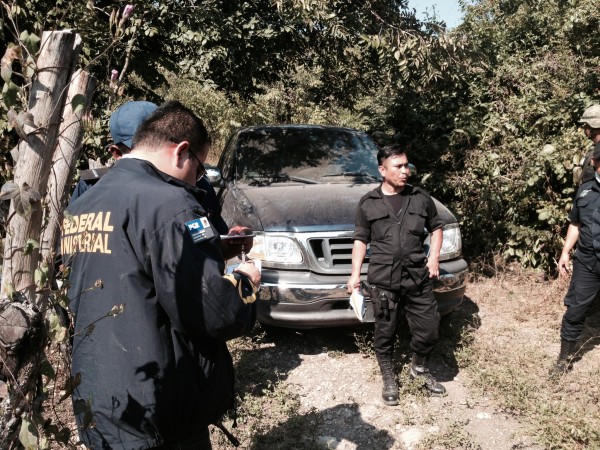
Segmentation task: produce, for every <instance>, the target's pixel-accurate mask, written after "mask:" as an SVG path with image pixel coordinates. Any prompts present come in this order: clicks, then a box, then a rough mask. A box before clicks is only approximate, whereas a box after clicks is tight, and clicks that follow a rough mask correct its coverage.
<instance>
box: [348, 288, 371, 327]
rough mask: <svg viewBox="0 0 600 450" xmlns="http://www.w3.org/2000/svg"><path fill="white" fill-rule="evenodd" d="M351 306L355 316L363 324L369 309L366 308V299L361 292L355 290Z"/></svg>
mask: <svg viewBox="0 0 600 450" xmlns="http://www.w3.org/2000/svg"><path fill="white" fill-rule="evenodd" d="M350 306H352V309H353V310H354V314H356V317H357V319H358V320H360V321H361V322H362V321H363V320H364V319H365V313H366V311H367V308H366V306H365V298H364V297H363V295H362V294H361V293H360V290H358V289H354V290H353V291H352V294H351V295H350Z"/></svg>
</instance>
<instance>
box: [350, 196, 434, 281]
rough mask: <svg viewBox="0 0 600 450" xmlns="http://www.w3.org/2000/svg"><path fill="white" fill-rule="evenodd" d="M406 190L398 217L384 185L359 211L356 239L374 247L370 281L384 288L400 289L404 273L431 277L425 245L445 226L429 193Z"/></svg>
mask: <svg viewBox="0 0 600 450" xmlns="http://www.w3.org/2000/svg"><path fill="white" fill-rule="evenodd" d="M404 190H405V194H406V200H405V203H404V207H403V209H402V210H401V211H400V214H398V215H396V212H395V211H394V207H393V205H392V203H391V202H390V200H389V199H386V196H385V195H384V194H383V192H382V191H381V186H379V187H378V188H377V189H374V190H372V191H370V192H368V193H367V194H366V195H364V196H363V197H362V198H361V199H360V201H359V204H358V209H357V211H356V223H355V231H354V236H353V239H357V240H359V241H362V242H364V243H370V244H371V258H370V260H369V273H368V281H369V283H371V284H374V285H376V286H378V287H381V288H384V289H391V290H395V289H399V288H400V283H401V281H402V280H401V279H402V276H403V275H402V274H403V273H406V274H408V276H410V277H411V278H412V279H413V280H414V281H417V280H418V279H423V278H424V277H425V276H427V271H426V269H425V270H423V269H424V268H425V265H426V263H427V255H426V254H425V249H424V248H423V242H424V241H425V238H426V237H427V232H428V231H429V232H432V231H435V230H437V229H439V228H441V227H442V226H443V223H442V221H441V219H440V217H439V215H438V213H437V209H436V207H435V204H434V202H433V199H432V198H431V196H430V195H429V193H427V192H426V191H424V190H423V189H420V188H417V187H413V186H411V185H407V186H406V187H405V188H404Z"/></svg>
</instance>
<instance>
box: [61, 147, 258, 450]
mask: <svg viewBox="0 0 600 450" xmlns="http://www.w3.org/2000/svg"><path fill="white" fill-rule="evenodd" d="M201 195H202V191H199V190H198V189H196V188H195V187H193V186H190V185H188V184H186V183H183V182H181V181H179V180H177V179H174V178H172V177H170V176H168V175H167V174H165V173H163V172H161V171H159V170H158V169H156V168H155V167H154V166H153V165H152V164H150V163H149V162H146V161H143V160H140V159H135V158H123V159H121V160H119V161H118V162H117V163H116V164H115V166H114V167H113V168H112V169H111V170H110V171H109V172H108V173H107V174H106V175H105V176H103V177H102V178H101V179H100V181H98V183H97V184H96V185H95V186H94V188H93V189H90V190H88V191H86V192H85V193H84V194H83V195H82V196H81V197H79V198H78V199H77V200H76V201H75V202H73V203H72V204H71V205H70V206H69V208H68V213H67V214H66V215H65V220H64V230H63V236H62V239H61V252H62V254H63V261H66V262H67V264H68V265H70V266H71V270H72V271H71V274H70V278H69V283H70V289H69V298H70V301H71V303H70V306H69V307H70V309H71V311H72V313H73V315H74V323H75V330H74V339H73V362H72V374H73V375H74V376H77V377H78V376H80V377H81V384H80V385H79V386H78V387H77V389H76V391H75V393H74V394H73V401H74V406H75V410H76V412H77V411H81V408H80V406H81V405H83V404H85V403H88V404H89V405H90V407H91V412H92V414H93V421H94V426H93V427H91V428H88V429H87V430H86V431H85V432H83V433H82V438H83V440H84V442H86V444H87V445H88V446H90V447H92V448H97V449H100V448H112V449H128V450H133V449H144V448H151V447H156V446H159V445H162V444H163V443H169V442H176V441H180V442H181V441H186V440H187V441H189V440H193V439H194V435H195V434H200V433H201V432H203V431H205V430H206V426H207V425H208V424H209V423H214V422H215V421H216V420H218V419H219V418H220V417H221V416H222V414H223V413H224V412H225V411H226V410H227V409H230V407H231V406H232V401H233V382H234V380H233V364H232V361H231V356H230V354H229V351H228V350H227V346H226V344H225V342H226V341H227V340H229V339H232V338H235V337H238V336H240V335H242V334H243V333H245V332H247V331H249V330H250V329H251V328H252V326H253V325H254V321H255V317H256V312H255V307H254V305H253V304H251V303H245V302H244V301H242V299H241V298H240V295H239V292H238V289H237V288H236V287H235V286H234V284H233V282H234V281H235V280H233V279H232V278H231V277H230V278H229V279H228V278H226V277H223V272H224V262H223V257H222V255H221V252H220V249H219V238H218V233H216V232H215V231H214V227H212V226H211V224H210V222H209V221H208V220H207V219H206V217H205V216H206V214H205V212H204V210H203V209H202V207H201V206H200V204H199V198H200V196H201ZM238 278H239V276H238ZM244 281H245V282H247V280H244ZM121 305H122V306H121ZM121 311H122V312H121ZM83 416H84V414H83V413H79V414H78V421H79V424H80V425H81V424H82V423H83V422H84V418H83Z"/></svg>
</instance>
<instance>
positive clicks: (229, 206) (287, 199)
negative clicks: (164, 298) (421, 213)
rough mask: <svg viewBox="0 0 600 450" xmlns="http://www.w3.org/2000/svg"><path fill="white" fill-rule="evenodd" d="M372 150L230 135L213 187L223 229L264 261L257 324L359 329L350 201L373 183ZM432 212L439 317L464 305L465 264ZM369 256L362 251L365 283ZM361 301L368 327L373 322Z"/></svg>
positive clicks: (451, 227) (325, 138)
mask: <svg viewBox="0 0 600 450" xmlns="http://www.w3.org/2000/svg"><path fill="white" fill-rule="evenodd" d="M377 150H378V148H377V146H376V144H375V143H374V142H373V141H372V140H371V138H370V137H369V136H368V135H366V134H365V133H363V132H360V131H357V130H353V129H350V128H343V127H332V126H318V125H265V126H252V127H245V128H241V129H238V130H237V131H235V132H234V134H233V135H232V137H231V138H230V140H229V142H228V144H227V145H226V147H225V150H224V152H223V154H222V155H221V158H220V161H219V164H218V170H217V171H216V173H213V184H214V185H215V187H216V190H217V194H218V196H219V199H220V202H221V204H222V206H223V217H224V219H225V221H226V222H227V223H228V224H229V225H230V226H232V225H245V226H248V227H250V228H252V230H254V232H255V233H256V237H255V238H254V247H253V248H252V251H251V253H250V254H249V255H248V256H249V257H250V258H256V259H260V260H262V287H261V290H260V301H259V302H258V319H259V321H260V322H261V323H263V324H267V325H275V326H281V327H290V328H315V327H331V326H343V325H354V324H358V323H359V321H358V319H357V318H356V316H355V314H354V312H353V311H352V309H351V308H350V305H349V299H348V294H347V292H346V282H347V281H348V278H349V276H350V272H351V259H352V258H351V255H352V245H353V242H352V234H353V231H354V218H355V214H356V207H357V205H358V201H359V199H360V198H361V197H362V196H363V195H364V194H365V193H366V192H368V191H370V190H371V189H373V188H375V187H376V186H377V185H378V184H379V183H380V182H381V177H380V175H379V171H378V165H377V158H376V155H377ZM435 203H436V206H437V209H438V213H439V214H440V215H441V217H442V219H443V221H444V223H445V225H444V228H443V232H444V239H443V245H442V251H441V256H440V277H439V278H438V279H437V280H436V281H435V285H434V291H435V297H436V300H437V302H438V305H439V309H440V313H441V314H446V313H448V312H450V311H452V309H454V308H455V307H456V306H458V305H459V304H460V303H461V302H462V300H463V296H464V293H465V283H466V276H467V263H466V262H465V261H464V259H462V242H461V234H460V229H459V226H458V222H457V220H456V218H455V217H454V215H453V214H452V213H451V212H450V211H449V210H448V209H447V208H446V207H444V206H443V205H442V204H441V203H439V202H438V201H436V202H435ZM427 242H428V241H426V244H427ZM368 256H369V252H368V249H367V258H366V260H365V263H364V264H363V268H362V273H363V275H364V277H365V278H366V273H367V268H368ZM366 300H367V315H366V319H365V321H367V322H369V321H372V320H373V312H372V307H371V304H370V302H369V301H368V300H369V299H368V298H367V299H366Z"/></svg>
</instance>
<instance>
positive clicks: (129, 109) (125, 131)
mask: <svg viewBox="0 0 600 450" xmlns="http://www.w3.org/2000/svg"><path fill="white" fill-rule="evenodd" d="M156 108H157V106H156V105H155V104H154V103H152V102H145V101H136V102H127V103H124V104H123V105H121V106H120V107H119V108H117V110H116V111H115V112H113V113H112V114H111V115H110V121H109V128H110V135H111V136H112V138H113V143H112V144H111V145H109V146H108V150H109V151H110V153H111V154H112V157H113V158H114V159H115V160H118V159H120V158H121V157H122V156H123V155H125V154H127V153H129V152H130V151H131V141H132V139H133V135H134V134H135V130H137V128H138V127H139V126H140V124H141V123H142V122H143V121H144V119H145V118H146V117H148V116H149V115H150V114H151V113H152V112H154V110H155V109H156ZM107 171H108V167H102V168H97V169H88V170H82V171H81V172H80V174H79V182H78V183H77V186H75V191H74V192H73V195H72V196H71V202H72V201H73V200H75V199H76V198H77V197H80V196H81V195H82V194H83V193H84V192H85V191H87V190H88V189H89V188H91V187H92V186H93V185H94V184H96V182H97V181H98V180H99V179H100V178H101V177H102V175H104V174H105V173H106V172H107Z"/></svg>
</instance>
